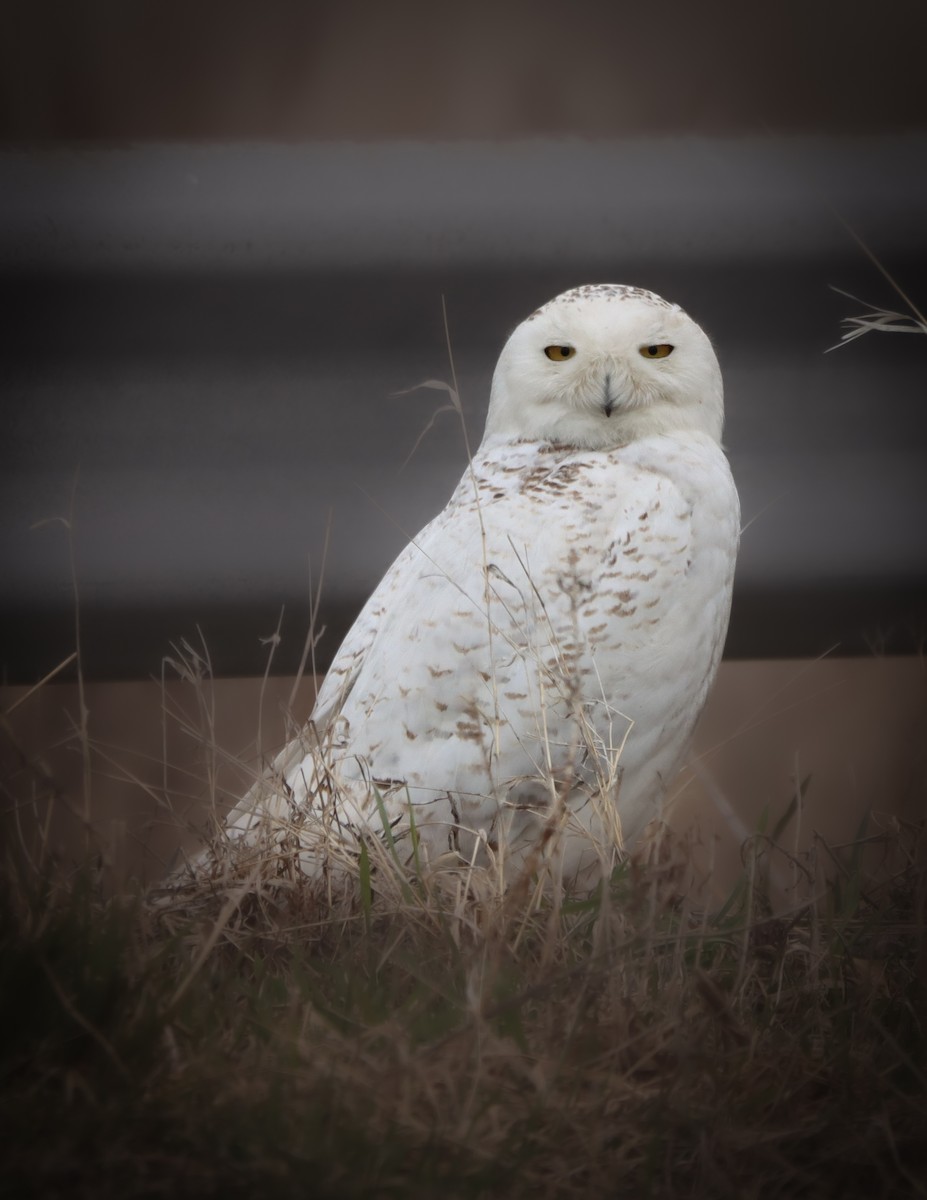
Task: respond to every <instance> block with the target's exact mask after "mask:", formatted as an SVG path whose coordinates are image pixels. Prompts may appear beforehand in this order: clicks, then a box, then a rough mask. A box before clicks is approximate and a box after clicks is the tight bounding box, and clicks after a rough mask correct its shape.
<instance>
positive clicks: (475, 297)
mask: <svg viewBox="0 0 927 1200" xmlns="http://www.w3.org/2000/svg"><path fill="white" fill-rule="evenodd" d="M925 41H927V9H925V7H924V5H923V4H922V3H920V2H914V0H900V2H899V3H897V4H895V5H894V6H893V7H892V10H891V13H890V20H889V19H888V14H887V15H886V18H885V19H883V18H882V17H881V16H880V15H879V14H877V13H874V11H873V10H872V8H871V6H868V5H863V4H862V3H852V2H850V3H847V2H844V3H831V2H830V0H820V2H818V3H811V4H809V3H807V2H805V3H795V2H786V3H780V4H777V5H775V6H772V5H770V6H765V7H762V8H760V7H758V6H741V7H740V8H739V9H737V10H735V9H733V8H732V7H731V6H730V5H728V4H726V3H720V2H711V0H709V2H707V3H703V4H701V5H699V6H691V5H682V4H679V5H670V6H663V7H662V8H660V9H659V10H658V11H657V10H653V9H646V8H644V7H634V6H631V5H629V4H625V3H621V2H615V3H611V4H604V3H591V2H586V3H583V2H582V0H580V2H579V3H576V4H573V5H571V6H569V7H568V9H565V7H564V6H563V5H556V4H553V3H549V2H547V0H537V2H535V3H532V4H530V5H529V4H518V3H509V4H507V3H498V4H491V5H490V4H481V3H471V4H468V5H466V6H462V5H460V6H457V5H441V4H435V3H433V2H432V3H430V4H425V3H397V4H394V5H391V6H385V5H379V4H373V3H341V4H337V5H335V4H331V5H319V4H313V3H296V2H295V0H294V2H291V3H282V2H264V3H261V4H257V3H244V2H241V0H236V2H229V0H226V2H224V3H222V4H218V3H208V2H202V3H198V4H195V5H191V4H189V3H186V4H179V3H175V2H173V0H161V2H160V3H157V4H155V3H149V2H147V0H145V2H141V0H139V2H134V3H133V2H132V0H123V2H122V3H113V2H100V0H98V2H96V3H90V2H88V0H75V2H73V3H70V4H68V5H61V4H54V3H37V2H31V3H25V2H24V3H19V4H17V3H10V2H6V3H2V4H0V68H2V69H0V141H2V147H0V306H2V312H3V333H2V338H0V344H2V351H0V396H2V401H0V403H2V426H0V429H2V438H0V564H2V566H0V672H2V676H0V678H2V680H3V683H4V685H5V687H4V692H3V698H2V710H3V712H4V713H5V715H4V717H3V725H2V728H3V734H2V742H3V755H4V759H3V766H4V779H5V780H6V781H7V782H6V784H5V785H4V786H5V788H6V792H7V801H8V804H9V805H10V807H11V809H12V810H13V811H14V812H15V813H17V814H18V815H19V816H20V817H21V818H22V819H23V820H27V821H34V820H35V818H36V815H38V816H39V817H41V816H43V814H45V813H46V811H48V805H49V804H51V806H52V811H54V813H55V814H56V816H55V822H54V824H53V826H52V827H51V828H52V829H53V833H52V834H50V835H49V837H50V838H51V839H52V840H53V841H54V840H56V844H58V845H60V847H62V848H63V850H64V851H65V852H66V853H68V852H70V849H69V848H70V847H72V846H73V845H75V844H77V843H80V842H81V840H82V838H83V834H80V835H79V831H80V830H86V828H87V827H88V823H89V826H91V827H92V829H93V831H94V836H95V837H96V836H98V837H99V838H101V839H102V842H103V843H104V844H105V846H106V847H107V851H106V853H107V854H108V855H109V857H110V859H111V860H112V863H113V864H114V869H116V870H117V871H118V872H123V873H125V872H127V871H135V870H141V871H143V872H144V873H146V874H147V875H148V876H149V877H151V876H156V875H157V873H158V872H159V871H160V870H161V864H162V863H163V862H164V861H165V860H166V859H168V858H169V857H170V855H171V854H172V853H173V852H174V850H175V849H176V846H177V842H178V832H177V821H176V819H175V817H174V815H172V813H170V812H169V811H168V809H167V807H166V805H167V802H168V801H170V802H171V803H172V804H173V805H174V807H175V808H176V809H178V811H179V812H180V814H181V816H182V819H183V821H185V822H186V823H187V824H189V825H190V826H192V827H193V829H194V832H190V833H189V835H188V840H189V841H190V843H191V844H192V842H194V841H195V839H196V836H197V835H196V833H195V827H196V826H197V824H198V823H201V822H202V820H203V819H204V811H205V809H204V804H205V803H206V802H207V801H209V802H210V803H211V802H212V801H213V800H214V801H216V802H217V803H219V804H220V805H221V803H222V801H223V798H226V797H234V795H236V794H237V792H238V791H239V790H240V788H241V786H242V784H243V782H244V781H245V780H246V778H247V774H248V770H249V766H248V765H247V764H250V769H252V770H253V769H254V764H255V763H259V762H260V760H261V757H262V756H266V754H267V753H268V752H269V751H270V750H272V749H273V747H274V746H275V745H276V744H278V743H279V741H280V740H281V739H282V738H283V737H284V736H285V734H286V729H287V727H288V722H290V723H291V722H293V721H299V720H301V719H303V718H304V717H305V715H306V713H307V712H308V709H309V707H310V705H311V696H312V684H311V680H309V679H306V680H304V681H303V682H302V684H300V685H299V686H295V685H294V675H295V673H296V672H297V670H298V669H299V666H300V663H301V661H302V659H303V655H304V650H305V646H306V639H307V636H308V635H309V633H310V630H314V632H315V633H319V632H320V631H324V632H322V635H321V637H320V638H319V639H318V641H317V644H316V645H315V649H314V653H313V655H312V656H310V658H309V660H308V661H307V664H306V671H307V674H308V675H311V674H312V672H313V670H315V671H319V672H321V671H324V668H325V665H326V663H327V661H328V660H329V659H330V657H331V655H332V653H333V652H334V650H335V649H336V648H337V645H338V642H339V640H340V637H341V635H342V634H343V632H344V631H345V630H346V629H347V627H348V626H349V624H350V622H351V620H352V619H353V617H354V615H355V614H356V612H357V610H358V609H359V607H360V605H361V604H362V603H363V600H364V599H365V597H366V595H367V594H369V591H370V590H371V589H372V587H373V586H375V584H376V582H377V580H378V579H379V577H380V576H381V574H382V572H383V570H384V569H385V568H386V567H387V566H388V564H389V562H390V561H391V559H392V557H393V556H394V555H395V553H396V552H397V551H398V550H399V549H400V548H401V546H402V545H403V544H404V543H405V541H406V540H407V538H408V536H410V535H411V534H413V533H414V532H415V531H416V530H417V529H418V528H420V527H421V525H422V524H424V523H425V522H426V521H427V520H428V519H429V518H430V517H431V516H432V515H433V514H434V513H435V512H436V511H438V509H439V508H440V507H441V506H442V505H443V504H444V502H445V501H446V499H447V497H448V495H449V494H450V491H451V490H452V488H453V486H454V484H455V483H456V480H457V478H458V477H459V474H460V471H461V469H462V467H463V465H464V463H465V461H466V443H465V439H464V436H463V430H462V429H461V426H460V422H459V420H458V419H457V418H456V416H455V415H453V414H451V413H448V412H438V411H437V410H438V409H440V408H441V407H442V400H441V394H440V393H438V392H429V391H413V392H411V393H406V389H410V388H413V387H414V385H416V384H418V383H420V382H421V381H422V380H424V379H427V378H438V379H445V380H446V379H449V378H450V365H449V357H448V345H447V342H448V338H449V340H450V345H451V347H452V350H453V355H454V360H455V365H456V369H457V376H458V380H459V383H460V391H461V399H462V403H463V408H464V413H465V419H466V424H467V431H468V434H469V437H470V440H471V444H475V443H476V442H477V441H478V439H479V435H480V430H481V428H482V422H483V417H484V415H485V408H486V403H487V400H488V386H489V379H490V376H491V372H492V368H493V365H494V362H495V358H496V355H497V354H498V351H499V349H500V347H501V345H502V343H503V342H504V340H505V337H506V336H507V334H508V332H509V331H510V330H511V328H512V327H514V325H516V324H517V323H518V322H519V321H520V320H521V319H522V317H523V316H524V315H526V313H528V312H529V311H531V310H532V309H533V308H535V307H536V306H537V305H538V304H539V303H541V302H543V301H544V300H545V299H548V298H549V297H550V296H551V295H553V294H555V293H556V292H557V291H560V290H562V289H563V288H566V287H570V286H573V285H575V284H577V283H580V282H587V281H596V280H599V281H602V280H613V281H618V282H631V283H635V284H640V285H643V286H646V287H649V288H652V289H653V290H656V291H658V292H660V293H662V294H664V295H666V296H668V297H669V298H671V299H673V300H675V301H678V302H680V303H681V304H682V305H683V306H684V307H685V308H686V309H687V310H688V311H689V312H690V313H691V314H692V315H693V316H694V317H695V318H696V319H697V320H698V321H699V322H700V323H701V324H702V325H703V326H704V327H705V328H706V330H707V331H708V333H709V334H710V336H711V337H712V339H713V340H714V342H715V344H716V346H717V348H718V353H719V357H720V359H721V362H722V367H723V369H724V373H725V380H726V387H727V406H728V424H727V434H726V442H727V446H728V449H729V453H730V457H731V462H732V466H733V469H734V472H735V475H736V477H737V480H738V485H739V487H740V491H741V495H742V500H743V509H744V518H745V531H744V538H743V549H742V556H741V562H740V567H739V572H738V581H737V591H736V595H735V604H734V615H733V618H732V625H731V634H730V638H729V641H728V647H727V660H726V662H725V664H724V666H723V668H722V674H721V677H720V679H719V684H718V687H717V689H716V691H715V694H714V696H713V698H712V701H711V704H710V707H709V710H708V711H707V713H706V716H705V720H704V721H703V725H702V729H701V732H700V737H699V747H698V753H697V755H696V756H695V757H694V759H693V768H692V770H691V771H690V772H689V775H687V777H686V778H687V779H689V782H688V783H687V784H686V786H685V788H684V790H683V792H682V795H681V799H680V803H679V805H678V806H677V814H678V820H679V821H680V822H681V823H684V822H688V821H690V820H696V821H697V822H698V823H699V825H700V827H701V828H702V830H703V834H704V839H705V841H706V843H711V845H712V846H714V845H715V842H714V839H715V838H722V839H723V840H724V841H723V846H724V848H723V849H719V851H718V853H719V855H722V856H723V854H727V855H728V857H729V859H730V861H731V862H732V863H733V862H736V857H737V856H736V846H737V845H738V843H739V840H740V838H741V837H742V836H745V835H746V834H747V833H750V832H752V831H753V830H755V829H756V827H757V824H758V822H760V821H761V819H762V813H763V811H764V810H765V809H769V810H770V811H772V812H777V811H781V810H782V809H784V808H785V806H786V805H787V804H788V802H789V800H790V798H791V797H792V796H793V795H794V794H795V792H796V790H797V789H800V788H801V787H802V784H803V783H805V784H806V786H805V791H804V794H805V806H806V808H807V813H806V817H805V819H804V821H803V828H802V831H801V834H800V836H801V837H802V838H805V839H807V838H808V837H810V836H811V834H812V832H813V831H814V830H815V829H817V830H819V831H821V832H823V833H825V834H826V835H827V836H828V837H829V838H831V839H836V840H839V839H841V838H849V837H851V836H854V835H855V833H856V831H857V829H858V828H859V826H860V821H861V819H862V816H863V815H864V814H865V813H866V812H867V811H871V812H874V813H876V814H884V816H880V817H879V818H878V819H880V820H890V819H891V818H892V817H897V816H904V817H906V818H910V817H917V816H923V814H924V796H925V787H924V785H925V779H927V769H925V764H927V757H925V755H927V752H925V745H927V738H925V733H927V729H925V721H924V717H925V711H927V704H925V674H924V668H923V664H922V660H921V650H922V644H923V637H924V632H925V628H927V620H925V616H927V569H925V554H924V551H925V548H927V547H925V543H927V535H925V529H927V484H925V479H927V474H925V470H924V467H925V463H924V451H925V449H927V415H925V405H924V390H925V384H924V381H925V367H927V337H925V336H923V335H921V336H908V335H907V334H906V333H902V332H894V333H887V332H878V333H870V334H868V335H866V336H865V337H864V338H862V339H860V340H855V341H852V342H850V343H849V344H847V345H845V346H842V347H841V348H839V349H837V350H833V351H832V352H830V353H827V351H828V350H829V348H830V347H833V346H834V345H835V344H837V343H838V342H839V341H840V337H841V333H842V332H843V331H844V328H845V326H843V325H842V322H843V321H844V320H845V318H847V317H852V316H858V315H860V314H861V313H864V312H866V311H867V305H872V306H874V307H875V308H877V309H889V310H894V311H897V312H899V313H902V314H907V315H908V316H909V317H910V316H912V315H914V314H913V312H912V309H911V307H910V304H913V305H914V306H915V307H917V306H920V311H921V313H923V311H924V307H925V305H927V222H925V220H924V213H925V212H927V92H925V89H924V87H923V82H922V75H923V71H922V62H923V48H924V45H925ZM834 289H839V290H834ZM844 293H850V295H849V296H848V295H846V294H844ZM900 293H904V295H902V294H900ZM854 297H855V298H854ZM906 298H907V299H906ZM909 302H910V303H909ZM445 310H446V318H447V332H446V331H445ZM894 323H896V324H897V323H898V322H897V321H896V322H894ZM397 393H402V394H397ZM432 422H433V423H432ZM316 598H317V601H316ZM311 611H314V612H315V623H314V625H313V623H312V618H311V616H310V612H311ZM78 631H79V632H78ZM78 645H79V648H80V666H81V675H82V682H83V693H82V696H81V694H79V690H78V684H77V674H76V672H77V660H76V659H73V658H72V657H71V656H72V655H73V653H74V652H75V648H76V647H77V646H78ZM185 647H186V648H185ZM191 656H192V657H191ZM181 658H183V660H184V662H185V663H186V666H182V667H181V669H180V672H179V673H180V675H181V676H183V675H186V676H187V679H186V682H185V681H184V679H182V678H178V664H179V663H180V660H181ZM62 664H64V665H63V666H62ZM191 664H192V666H191ZM59 668H60V669H59ZM265 672H266V673H267V676H268V678H267V680H266V681H264V679H263V676H264V675H265ZM50 673H52V674H53V678H52V679H51V681H49V682H48V683H46V684H44V685H43V686H42V687H41V688H40V689H38V690H35V691H32V690H31V689H32V688H33V686H34V685H35V684H36V683H37V682H39V681H40V680H42V679H44V678H45V677H46V676H48V675H49V674H50ZM213 677H214V678H215V679H216V682H215V683H214V684H213V683H210V682H209V680H210V679H211V678H213ZM162 680H163V681H164V682H163V684H162ZM82 714H83V715H82ZM242 764H246V765H242ZM690 777H691V778H690ZM680 787H682V781H681V783H680ZM68 814H70V815H68ZM78 835H79V836H78ZM718 845H719V846H720V845H721V843H718Z"/></svg>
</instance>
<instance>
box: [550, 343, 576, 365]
mask: <svg viewBox="0 0 927 1200" xmlns="http://www.w3.org/2000/svg"><path fill="white" fill-rule="evenodd" d="M544 353H545V354H546V355H547V357H548V358H549V359H552V360H553V361H554V362H566V360H567V359H568V358H572V357H573V355H574V354H575V353H576V347H575V346H545V347H544Z"/></svg>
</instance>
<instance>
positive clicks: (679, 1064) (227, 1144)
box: [0, 822, 927, 1200]
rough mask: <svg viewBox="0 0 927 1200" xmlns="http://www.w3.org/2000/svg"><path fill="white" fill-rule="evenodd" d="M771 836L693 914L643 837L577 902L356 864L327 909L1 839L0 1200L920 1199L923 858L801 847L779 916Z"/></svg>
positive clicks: (665, 846) (300, 899) (869, 841)
mask: <svg viewBox="0 0 927 1200" xmlns="http://www.w3.org/2000/svg"><path fill="white" fill-rule="evenodd" d="M783 824H784V822H783ZM782 832H783V831H782V829H779V830H774V831H772V833H771V834H770V836H769V837H766V836H764V835H757V837H755V838H754V839H752V841H751V842H750V843H749V844H748V845H747V846H746V847H745V871H744V876H743V879H742V881H741V883H740V885H739V886H738V887H737V889H736V890H735V892H734V893H733V894H732V895H731V897H730V898H729V900H728V902H727V903H726V904H725V905H724V906H723V907H722V908H721V909H720V910H719V911H716V912H704V911H696V910H695V909H694V907H693V903H692V899H691V897H693V896H694V895H697V890H696V889H694V888H693V886H692V879H691V873H692V867H691V858H690V855H689V854H688V851H687V848H686V847H685V846H683V845H680V844H679V843H677V842H676V841H675V840H674V839H673V837H672V835H671V834H670V833H669V832H668V831H666V830H663V831H659V832H658V834H657V836H655V838H654V839H653V840H652V842H651V843H650V847H649V851H648V853H645V854H644V853H642V854H641V855H639V856H638V857H637V858H636V859H635V860H634V861H626V862H624V863H623V864H622V865H621V866H620V867H619V868H618V869H617V870H616V872H615V873H614V875H613V877H612V878H611V880H610V882H609V884H608V886H607V887H603V888H601V889H600V891H599V893H598V894H596V895H595V896H593V897H590V898H588V899H584V900H577V901H572V902H570V901H566V902H555V901H554V900H552V899H551V898H550V897H549V896H548V898H547V899H545V898H544V896H543V895H539V894H536V893H533V892H532V891H531V890H530V889H527V888H522V889H519V888H514V889H513V888H510V889H509V890H508V892H504V891H502V890H500V889H499V887H498V886H496V885H495V883H494V881H493V879H492V878H491V877H490V876H489V875H488V873H485V872H483V873H480V872H479V871H477V872H473V871H470V870H464V868H460V869H459V870H457V871H456V872H455V871H453V870H445V871H443V872H441V873H435V874H431V875H422V874H421V873H416V872H415V871H414V870H407V869H405V868H403V867H401V866H400V864H399V860H398V856H394V855H391V854H390V853H389V848H388V846H384V844H383V843H382V842H379V841H374V842H371V844H370V846H369V848H368V852H365V853H362V854H361V856H360V858H359V860H358V863H359V865H358V869H357V879H356V887H355V888H354V889H353V890H352V891H351V892H350V894H349V895H347V896H346V897H343V898H342V899H341V901H340V902H339V903H338V904H337V905H335V906H334V907H330V906H329V905H328V904H327V903H326V902H324V901H320V898H319V895H318V892H317V891H315V890H313V889H312V887H311V886H310V884H309V883H308V882H307V881H305V880H302V881H300V880H299V879H296V880H295V881H294V882H293V883H292V884H291V885H290V886H282V885H281V884H280V883H279V882H276V883H274V884H273V885H270V884H256V883H254V882H252V883H251V885H250V886H245V884H246V883H247V881H244V882H243V883H242V882H240V883H239V885H229V886H223V887H221V888H220V887H213V888H210V887H208V886H204V887H203V888H201V889H200V890H199V891H198V892H197V894H196V895H195V897H191V896H190V895H189V894H188V895H187V896H186V897H184V898H180V897H178V898H175V900H174V901H173V902H172V903H168V904H161V905H159V906H155V907H152V906H151V905H149V904H146V903H145V902H144V901H143V900H142V899H141V898H140V897H135V898H130V897H126V896H120V897H115V898H114V897H109V898H107V897H106V895H105V894H104V891H103V888H102V886H101V883H100V878H99V876H98V875H97V874H95V871H94V869H93V867H92V866H91V865H89V860H88V865H85V866H84V867H83V868H82V869H80V870H77V871H74V872H72V873H70V874H69V875H65V874H64V873H62V871H61V870H60V869H59V870H58V871H55V870H53V869H52V868H51V867H50V866H49V864H48V863H47V861H46V862H43V860H42V856H41V852H40V851H41V839H42V834H41V831H37V832H36V842H35V846H38V847H39V849H38V850H35V846H34V847H33V851H34V852H33V853H31V854H28V855H27V853H26V846H25V844H24V843H23V842H22V841H21V840H19V839H8V841H7V847H8V848H7V851H6V854H5V859H4V872H3V879H2V894H3V904H2V918H0V920H2V935H0V936H2V942H3V945H2V954H0V971H2V972H3V980H2V983H0V1005H2V1007H3V1013H2V1019H0V1029H2V1030H3V1034H4V1037H3V1052H2V1057H0V1062H2V1068H0V1069H2V1076H3V1088H2V1100H0V1104H2V1122H3V1128H4V1130H5V1137H4V1145H5V1149H4V1150H3V1159H4V1162H3V1179H4V1182H5V1184H6V1189H7V1194H10V1195H16V1196H22V1197H31V1196H36V1197H38V1196H55V1195H65V1194H66V1195H68V1196H79V1197H80V1196H87V1197H89V1196H93V1197H109V1196H113V1197H115V1196H119V1197H128V1196H133V1197H134V1196H146V1197H147V1196H151V1197H155V1196H161V1195H171V1196H188V1195H189V1196H208V1195H214V1194H221V1195H223V1196H224V1197H234V1196H251V1195H273V1196H275V1197H281V1198H282V1197H287V1196H294V1197H295V1196H305V1195H319V1196H383V1197H386V1196H403V1197H405V1196H410V1197H426V1196H427V1197H430V1196H433V1195H443V1196H473V1197H495V1196H520V1195H525V1196H528V1195H530V1196H536V1197H574V1196H576V1197H579V1196H599V1195H601V1196H606V1195H608V1196H614V1195H622V1196H624V1195H627V1196H635V1197H637V1196H641V1197H643V1196H661V1197H664V1196H665V1197H683V1196H685V1197H692V1196H711V1197H727V1196H731V1197H734V1196H736V1197H744V1196H782V1197H789V1198H790V1200H792V1198H794V1197H803V1196H809V1197H810V1196H823V1195H828V1196H830V1195H840V1196H863V1195H865V1196H866V1197H867V1198H872V1197H878V1196H885V1197H888V1196H892V1197H895V1196H899V1195H909V1194H910V1195H917V1194H924V1193H925V1191H927V1187H925V1180H927V1142H925V1138H924V1132H925V1116H927V1109H925V1101H927V1080H925V1074H927V1039H925V1027H924V1021H925V1018H924V1013H925V1011H927V1010H925V999H927V996H925V991H927V941H925V936H924V934H925V917H927V907H925V905H927V870H925V850H927V840H925V831H924V829H922V828H914V827H901V826H895V827H893V828H891V829H887V830H885V831H882V832H874V833H870V834H868V835H864V834H861V835H860V838H859V839H858V840H857V841H855V842H854V843H853V844H851V845H848V846H845V847H842V848H840V849H833V848H827V847H824V846H823V845H821V844H818V845H817V846H816V848H815V851H814V853H813V854H812V855H810V856H806V857H805V858H803V859H801V860H790V869H791V870H792V871H793V872H794V877H795V881H796V882H795V890H794V893H793V900H794V903H793V907H792V909H791V911H789V912H787V913H785V914H779V915H776V916H775V917H773V916H770V910H769V907H768V903H767V898H766V885H765V879H766V874H767V868H768V865H769V862H770V858H771V856H772V855H777V854H780V853H783V852H781V851H779V850H777V849H775V839H774V837H773V834H776V835H777V836H778V834H781V833H782ZM825 866H827V868H828V869H829V872H830V882H825V871H824V869H823V868H824V867H825Z"/></svg>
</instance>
